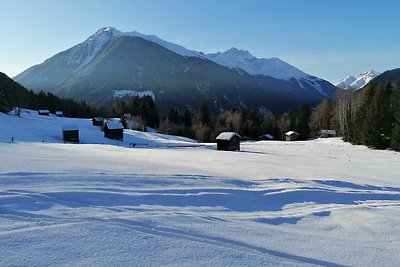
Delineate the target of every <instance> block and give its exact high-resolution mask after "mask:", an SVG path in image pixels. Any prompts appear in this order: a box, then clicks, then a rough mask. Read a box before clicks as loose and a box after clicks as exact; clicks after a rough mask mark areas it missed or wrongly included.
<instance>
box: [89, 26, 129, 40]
mask: <svg viewBox="0 0 400 267" xmlns="http://www.w3.org/2000/svg"><path fill="white" fill-rule="evenodd" d="M121 35H122V32H120V31H118V30H117V29H115V28H113V27H103V28H100V29H99V30H98V31H97V32H96V33H95V34H93V35H91V36H90V37H89V38H88V39H87V40H86V41H93V40H95V39H98V38H102V37H109V38H111V37H113V36H121Z"/></svg>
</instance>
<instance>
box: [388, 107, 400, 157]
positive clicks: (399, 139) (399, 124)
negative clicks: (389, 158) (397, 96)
mask: <svg viewBox="0 0 400 267" xmlns="http://www.w3.org/2000/svg"><path fill="white" fill-rule="evenodd" d="M390 146H391V148H393V149H394V150H397V151H400V106H399V107H398V109H397V113H396V116H395V120H394V128H393V130H392V136H391V142H390Z"/></svg>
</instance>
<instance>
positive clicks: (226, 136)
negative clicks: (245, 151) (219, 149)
mask: <svg viewBox="0 0 400 267" xmlns="http://www.w3.org/2000/svg"><path fill="white" fill-rule="evenodd" d="M235 135H237V136H238V137H239V138H240V135H238V134H237V133H235V132H223V133H220V134H219V135H218V136H217V138H216V139H217V140H231V139H232V138H233V137H234V136H235Z"/></svg>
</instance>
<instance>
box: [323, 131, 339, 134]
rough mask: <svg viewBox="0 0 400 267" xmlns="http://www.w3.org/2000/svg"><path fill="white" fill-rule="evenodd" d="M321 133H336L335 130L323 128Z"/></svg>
mask: <svg viewBox="0 0 400 267" xmlns="http://www.w3.org/2000/svg"><path fill="white" fill-rule="evenodd" d="M321 134H336V131H335V130H321Z"/></svg>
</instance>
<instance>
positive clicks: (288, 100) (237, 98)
mask: <svg viewBox="0 0 400 267" xmlns="http://www.w3.org/2000/svg"><path fill="white" fill-rule="evenodd" d="M310 77H311V76H310ZM314 78H315V77H314ZM15 80H16V81H18V82H19V83H21V84H23V85H24V86H26V87H27V88H29V89H32V90H34V91H38V90H44V91H49V92H53V93H55V94H57V95H60V96H63V97H72V98H74V99H77V100H86V101H88V102H89V103H90V104H94V105H105V104H110V103H111V102H112V101H113V98H114V94H115V90H131V91H135V92H142V91H150V92H152V93H154V96H155V101H156V104H157V106H158V108H159V109H160V110H161V111H167V110H168V109H169V108H172V107H174V108H179V109H183V108H187V107H188V108H192V109H195V108H197V107H198V105H199V104H200V103H206V104H208V105H209V106H210V108H211V109H212V110H214V111H215V112H219V111H221V110H226V109H230V108H238V107H246V108H259V109H262V110H271V111H273V112H277V113H280V112H284V111H287V110H289V109H295V108H297V106H299V105H300V104H303V103H306V104H309V105H311V106H313V105H316V104H317V103H318V102H319V101H321V100H322V99H323V98H328V99H329V98H331V97H332V96H333V94H334V93H335V90H336V87H334V86H333V85H331V84H330V83H328V82H326V81H324V80H320V79H318V78H315V80H316V81H317V83H318V84H319V85H320V87H321V90H315V86H314V85H315V84H313V82H310V83H308V82H307V81H303V80H299V79H296V78H294V79H289V80H285V79H278V78H274V77H271V76H268V75H264V74H258V73H256V74H254V73H248V72H247V71H246V70H243V69H241V68H229V67H225V66H222V65H220V64H217V63H216V62H213V61H211V60H209V59H208V58H207V57H206V56H205V55H204V54H202V53H198V52H196V51H191V50H187V49H186V48H184V47H181V46H179V45H175V44H172V43H169V42H166V41H164V40H162V39H159V38H158V37H156V36H151V35H143V34H139V33H137V32H132V33H121V32H119V31H117V30H115V29H113V28H103V29H101V30H99V31H98V32H96V33H95V34H94V35H92V36H91V37H89V38H88V39H87V40H86V41H85V42H83V43H81V44H78V45H76V46H74V47H72V48H70V49H68V50H66V51H63V52H61V53H59V54H57V55H55V56H53V57H51V58H49V59H48V60H46V61H45V62H43V63H42V64H39V65H36V66H33V67H31V68H29V69H27V70H26V71H24V72H22V73H21V74H19V75H18V76H16V77H15Z"/></svg>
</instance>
